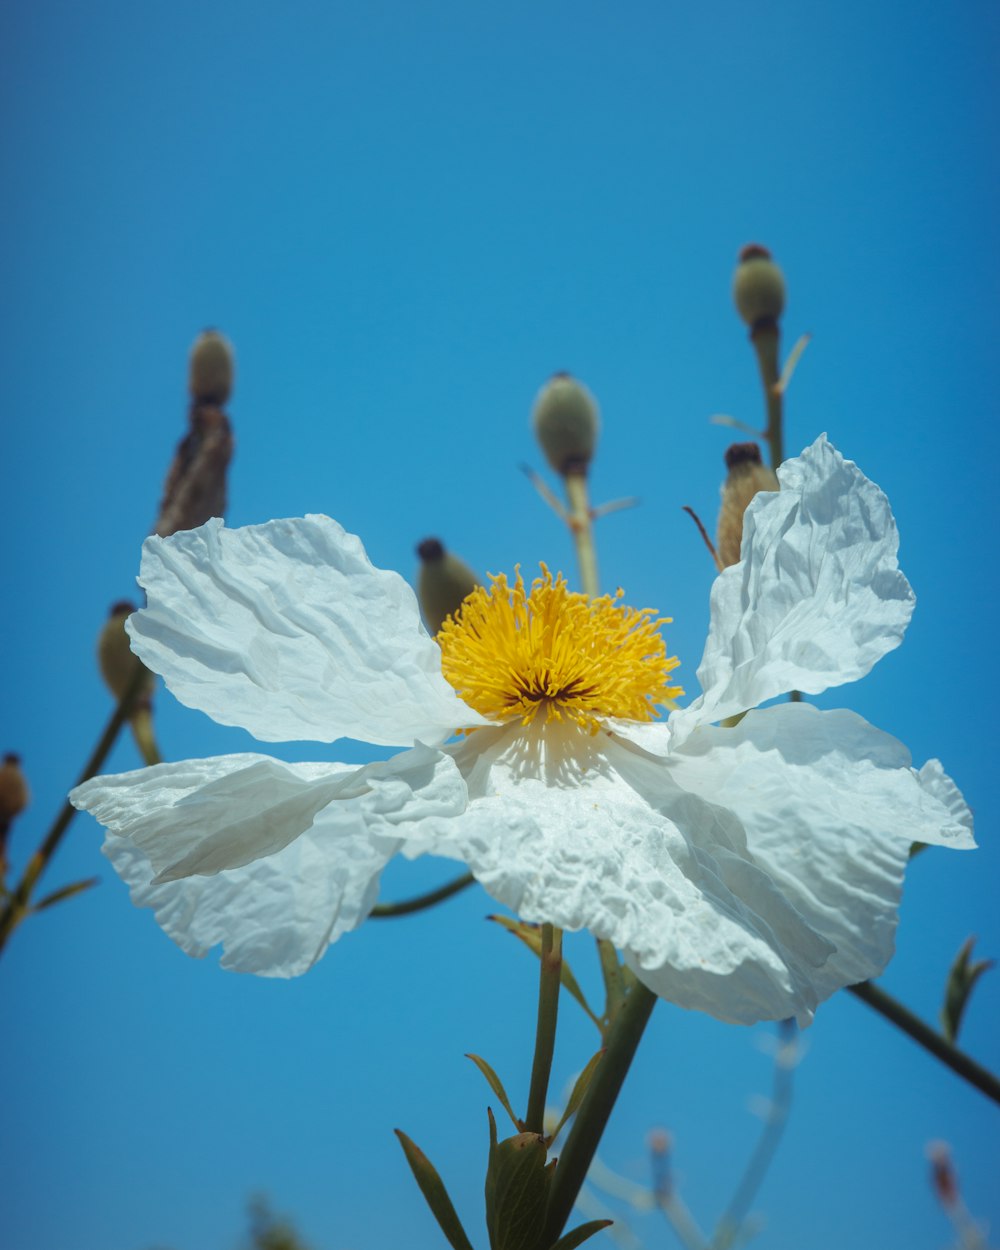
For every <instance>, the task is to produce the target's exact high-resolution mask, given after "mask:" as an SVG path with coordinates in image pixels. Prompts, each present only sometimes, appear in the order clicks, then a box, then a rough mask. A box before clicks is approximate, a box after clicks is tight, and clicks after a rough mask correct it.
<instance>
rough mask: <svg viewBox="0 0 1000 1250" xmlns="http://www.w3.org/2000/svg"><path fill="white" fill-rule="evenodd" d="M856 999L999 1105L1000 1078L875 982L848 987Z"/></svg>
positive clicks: (864, 982) (865, 982) (863, 982)
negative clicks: (883, 1017)
mask: <svg viewBox="0 0 1000 1250" xmlns="http://www.w3.org/2000/svg"><path fill="white" fill-rule="evenodd" d="M847 988H848V989H849V990H850V992H851V993H852V994H853V995H855V997H856V998H860V999H861V1001H862V1002H863V1003H867V1004H868V1006H869V1007H871V1008H873V1010H875V1011H877V1012H879V1014H880V1015H883V1016H885V1018H886V1019H887V1020H889V1021H891V1022H892V1023H893V1024H894V1025H895V1026H896V1027H897V1028H898V1029H902V1030H903V1032H904V1033H906V1034H908V1035H909V1036H910V1037H912V1038H913V1040H914V1041H915V1042H916V1043H917V1044H918V1045H919V1046H923V1048H924V1049H925V1050H929V1051H930V1053H931V1054H932V1055H934V1057H935V1058H936V1059H940V1060H941V1062H942V1063H943V1064H946V1065H947V1066H948V1067H949V1068H951V1070H952V1072H957V1073H958V1075H959V1076H960V1077H962V1078H963V1080H966V1081H968V1082H969V1084H970V1085H974V1086H975V1087H976V1089H978V1090H979V1091H980V1092H981V1093H983V1094H985V1095H986V1097H987V1098H992V1099H993V1101H994V1102H995V1103H1000V1079H998V1078H997V1077H996V1076H994V1075H993V1073H992V1072H990V1071H989V1070H988V1069H987V1068H984V1067H983V1066H982V1065H981V1064H978V1063H976V1061H975V1060H974V1059H971V1058H970V1057H969V1056H968V1055H967V1054H966V1053H965V1052H964V1051H962V1050H959V1049H958V1047H957V1046H955V1045H954V1044H953V1043H952V1042H949V1041H948V1039H947V1038H945V1037H942V1035H941V1034H940V1033H938V1032H936V1030H934V1029H932V1028H931V1027H930V1025H928V1024H925V1023H924V1022H923V1020H921V1019H920V1017H919V1016H915V1015H914V1014H913V1012H912V1011H910V1009H909V1008H908V1007H904V1006H903V1004H902V1003H901V1002H898V1001H897V1000H896V999H895V998H893V997H892V995H891V994H887V993H886V992H885V990H883V989H881V988H880V987H879V986H877V985H875V984H874V983H873V982H872V981H862V982H861V983H860V984H859V985H849V986H848V987H847Z"/></svg>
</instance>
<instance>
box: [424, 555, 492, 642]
mask: <svg viewBox="0 0 1000 1250" xmlns="http://www.w3.org/2000/svg"><path fill="white" fill-rule="evenodd" d="M417 555H418V556H419V557H420V573H419V575H418V577H417V597H418V599H419V600H420V610H421V612H422V613H423V617H424V622H425V623H426V625H427V628H428V630H430V632H431V634H436V633H437V632H438V630H439V629H440V628H441V626H442V625H443V624H444V623H445V621H446V620H447V619H448V617H449V616H452V615H453V614H454V613H455V612H457V611H458V609H459V608H460V607H461V605H462V600H463V599H465V597H466V596H467V595H470V594H471V593H472V592H473V591H474V590H475V589H476V587H477V586H478V585H480V584H481V583H480V579H479V578H478V577H477V576H476V575H475V573H473V571H472V569H470V568H469V566H468V565H467V564H466V563H465V561H464V560H460V559H459V558H458V556H456V555H453V554H452V553H451V552H450V551H446V550H445V547H444V544H443V543H442V542H441V540H440V539H438V538H425V539H424V540H423V542H421V543H418V544H417Z"/></svg>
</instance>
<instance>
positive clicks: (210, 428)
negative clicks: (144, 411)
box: [154, 404, 234, 538]
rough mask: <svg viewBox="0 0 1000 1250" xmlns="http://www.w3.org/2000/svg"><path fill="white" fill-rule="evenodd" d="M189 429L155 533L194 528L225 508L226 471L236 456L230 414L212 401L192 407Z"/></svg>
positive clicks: (166, 489)
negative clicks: (211, 402)
mask: <svg viewBox="0 0 1000 1250" xmlns="http://www.w3.org/2000/svg"><path fill="white" fill-rule="evenodd" d="M190 422H191V424H190V429H189V430H188V433H187V434H185V436H184V437H183V438H182V439H181V441H180V442H179V443H178V444H177V451H176V453H175V454H174V458H173V461H172V462H171V465H170V468H169V469H168V470H167V478H166V481H165V482H164V484H163V499H162V500H161V502H160V514H159V517H158V518H157V522H156V527H155V530H154V533H156V534H159V536H160V537H161V538H166V537H167V536H168V535H169V534H176V533H177V531H178V530H193V529H196V528H197V527H198V526H199V525H204V524H205V522H206V521H208V520H211V518H212V517H215V516H224V515H225V512H226V471H227V469H228V468H229V462H230V460H231V459H232V458H233V446H234V444H233V434H232V427H231V426H230V424H229V418H228V417H227V416H226V414H225V413H224V412H223V411H222V409H221V408H217V407H215V406H213V405H211V404H201V405H196V406H195V407H193V408H192V409H191V417H190Z"/></svg>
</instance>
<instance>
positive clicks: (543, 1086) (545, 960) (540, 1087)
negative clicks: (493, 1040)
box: [524, 924, 562, 1133]
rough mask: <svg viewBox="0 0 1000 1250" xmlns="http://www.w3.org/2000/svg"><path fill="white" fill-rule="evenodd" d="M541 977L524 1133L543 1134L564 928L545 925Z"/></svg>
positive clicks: (560, 979) (554, 1037) (556, 1013)
mask: <svg viewBox="0 0 1000 1250" xmlns="http://www.w3.org/2000/svg"><path fill="white" fill-rule="evenodd" d="M539 963H540V972H539V975H538V1024H537V1028H536V1033H535V1058H534V1061H533V1062H532V1065H531V1085H530V1086H529V1090H528V1111H527V1114H526V1115H525V1117H524V1131H525V1132H527V1133H542V1132H543V1123H544V1119H545V1099H546V1097H547V1095H548V1092H549V1075H550V1073H551V1072H552V1055H553V1052H554V1050H555V1045H556V1023H557V1021H558V1017H559V989H560V986H561V982H562V929H557V928H556V927H555V926H554V925H551V924H543V925H542V953H541V959H540V961H539Z"/></svg>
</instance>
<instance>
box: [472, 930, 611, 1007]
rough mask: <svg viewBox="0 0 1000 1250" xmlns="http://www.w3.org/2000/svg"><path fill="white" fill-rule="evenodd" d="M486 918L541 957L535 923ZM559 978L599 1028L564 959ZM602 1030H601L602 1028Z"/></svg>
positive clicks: (571, 970)
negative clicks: (500, 926)
mask: <svg viewBox="0 0 1000 1250" xmlns="http://www.w3.org/2000/svg"><path fill="white" fill-rule="evenodd" d="M486 919H487V920H495V921H496V922H497V924H499V925H503V927H504V928H505V929H506V930H507V932H508V933H513V934H514V936H515V937H517V938H520V939H521V941H522V942H523V943H524V944H525V946H527V948H528V949H529V950H530V951H534V953H535V955H537V957H538V958H539V959H541V957H542V932H541V927H540V926H539V925H537V924H529V923H528V922H527V921H526V920H513V919H511V917H510V916H487V917H486ZM559 980H560V981H561V983H562V987H563V989H564V990H566V991H567V992H568V993H569V994H572V995H573V997H574V998H575V999H576V1001H577V1002H578V1003H579V1004H580V1006H581V1007H582V1008H583V1010H584V1011H585V1012H586V1013H587V1015H588V1016H590V1018H591V1020H593V1022H594V1023H595V1024H596V1025H597V1027H598V1028H599V1029H600V1028H601V1022H600V1020H599V1019H598V1017H597V1016H596V1015H594V1013H593V1012H592V1011H591V1010H590V1004H589V1003H588V1002H587V1000H586V999H585V998H584V996H583V990H581V989H580V985H579V983H578V981H577V979H576V977H575V976H574V975H573V969H572V968H571V967H570V966H569V964H568V963H567V962H566V960H565V959H563V961H562V968H561V971H560V974H559ZM602 1032H603V1030H602Z"/></svg>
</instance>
